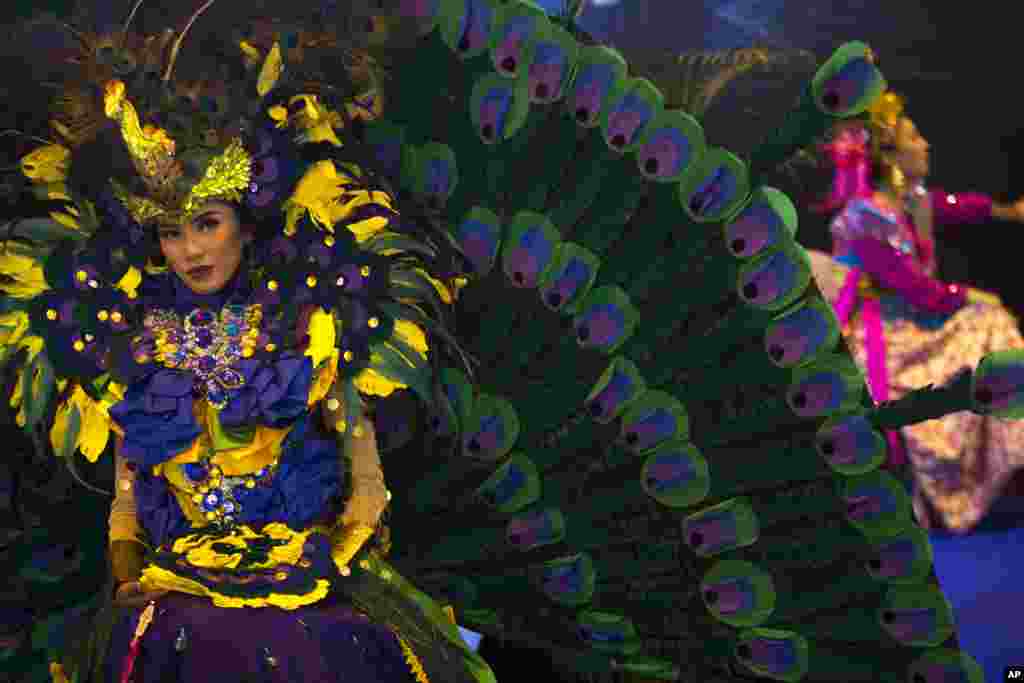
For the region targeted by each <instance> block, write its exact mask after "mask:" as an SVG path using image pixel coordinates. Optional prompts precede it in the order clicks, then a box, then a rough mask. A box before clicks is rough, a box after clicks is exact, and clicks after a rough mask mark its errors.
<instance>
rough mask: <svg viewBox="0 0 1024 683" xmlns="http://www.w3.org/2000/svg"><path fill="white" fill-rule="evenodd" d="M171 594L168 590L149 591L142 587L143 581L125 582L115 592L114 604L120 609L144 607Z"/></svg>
mask: <svg viewBox="0 0 1024 683" xmlns="http://www.w3.org/2000/svg"><path fill="white" fill-rule="evenodd" d="M169 592H170V591H166V590H155V591H147V590H145V589H144V588H143V587H142V582H141V581H125V582H123V583H121V584H119V585H118V587H117V590H116V591H115V592H114V604H115V605H116V606H118V607H144V606H145V605H147V604H149V603H150V602H153V601H155V600H159V599H160V598H162V597H163V596H165V595H167V594H168V593H169Z"/></svg>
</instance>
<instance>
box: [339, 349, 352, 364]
mask: <svg viewBox="0 0 1024 683" xmlns="http://www.w3.org/2000/svg"><path fill="white" fill-rule="evenodd" d="M341 357H342V358H344V359H345V362H346V363H351V362H352V359H353V358H355V354H353V353H352V352H351V351H346V352H345V353H343V354H341Z"/></svg>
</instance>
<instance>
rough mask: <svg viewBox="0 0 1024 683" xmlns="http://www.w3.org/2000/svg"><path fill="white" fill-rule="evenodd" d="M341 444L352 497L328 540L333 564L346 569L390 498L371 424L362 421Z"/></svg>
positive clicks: (371, 533) (364, 419) (373, 528)
mask: <svg viewBox="0 0 1024 683" xmlns="http://www.w3.org/2000/svg"><path fill="white" fill-rule="evenodd" d="M343 442H344V443H346V444H347V446H346V448H345V449H344V451H343V455H342V457H343V458H347V459H348V461H349V467H350V471H351V475H352V476H351V479H352V495H351V496H350V497H349V499H348V501H347V503H346V504H345V511H344V512H343V513H342V515H341V518H340V519H339V521H338V524H337V526H336V527H335V529H334V532H333V534H332V539H331V541H332V546H333V548H334V551H333V556H334V562H335V564H337V565H338V567H339V569H342V568H343V567H346V566H347V565H348V563H349V562H350V561H351V560H352V558H353V557H355V555H356V553H357V552H359V549H360V548H362V546H363V545H364V544H365V543H366V541H368V540H369V539H370V538H371V537H372V536H373V534H374V531H375V530H376V528H377V523H378V522H379V521H380V516H381V514H382V513H383V512H384V509H385V508H386V507H387V504H388V500H389V498H390V494H389V493H388V490H387V487H386V486H385V484H384V472H383V470H382V469H381V464H380V453H379V451H378V450H377V437H376V434H375V432H374V430H373V423H372V422H371V421H370V420H369V419H368V418H365V417H364V418H362V419H361V420H360V421H359V422H358V423H357V425H356V427H355V428H354V429H353V430H352V434H351V438H349V439H344V440H343Z"/></svg>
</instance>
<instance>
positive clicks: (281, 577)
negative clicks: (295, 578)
mask: <svg viewBox="0 0 1024 683" xmlns="http://www.w3.org/2000/svg"><path fill="white" fill-rule="evenodd" d="M287 578H288V572H285V571H281V572H276V573H275V574H274V581H284V580H285V579H287Z"/></svg>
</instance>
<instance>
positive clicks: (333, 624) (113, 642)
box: [105, 593, 415, 683]
mask: <svg viewBox="0 0 1024 683" xmlns="http://www.w3.org/2000/svg"><path fill="white" fill-rule="evenodd" d="M140 612H141V609H138V610H122V616H121V617H120V618H119V620H118V621H117V622H116V623H115V624H114V628H113V631H112V634H111V639H110V646H109V649H108V651H107V657H106V665H105V666H106V676H105V680H106V681H107V682H108V683H121V675H122V666H123V664H124V661H125V656H126V655H127V654H128V645H129V643H130V641H131V638H132V635H133V634H134V631H135V627H136V624H137V623H138V614H139V613H140ZM131 681H132V683H165V682H166V683H170V682H172V681H188V682H189V683H224V682H225V681H238V682H241V681H246V682H252V683H286V682H287V683H292V682H294V681H303V682H304V683H336V682H340V681H375V682H377V683H414V681H415V678H414V676H413V674H412V673H411V669H410V667H409V665H408V664H407V663H406V658H405V656H404V653H403V649H402V646H401V645H400V643H399V641H398V638H397V637H396V636H395V634H394V633H393V632H392V631H391V630H390V629H388V628H387V627H385V626H381V625H377V624H374V623H371V622H370V620H369V619H368V618H367V617H366V616H364V615H363V614H361V613H359V612H358V611H356V610H355V609H354V608H353V607H352V606H351V605H350V604H348V603H347V601H346V600H345V599H344V598H339V599H332V598H330V597H328V598H327V599H326V600H324V601H322V602H318V603H316V604H313V605H309V606H306V607H300V608H298V609H295V610H283V609H279V608H276V607H261V608H251V607H242V608H223V607H215V606H214V605H213V603H212V602H211V601H210V600H209V599H208V598H199V597H195V596H191V595H185V594H182V593H169V594H167V595H166V596H165V597H163V598H161V599H160V600H159V601H158V603H157V605H156V611H155V616H154V618H153V621H152V623H151V624H150V626H149V628H148V630H147V631H146V633H145V635H144V636H143V637H142V640H141V641H140V648H139V654H138V657H137V659H136V660H135V666H134V669H133V672H132V677H131Z"/></svg>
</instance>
